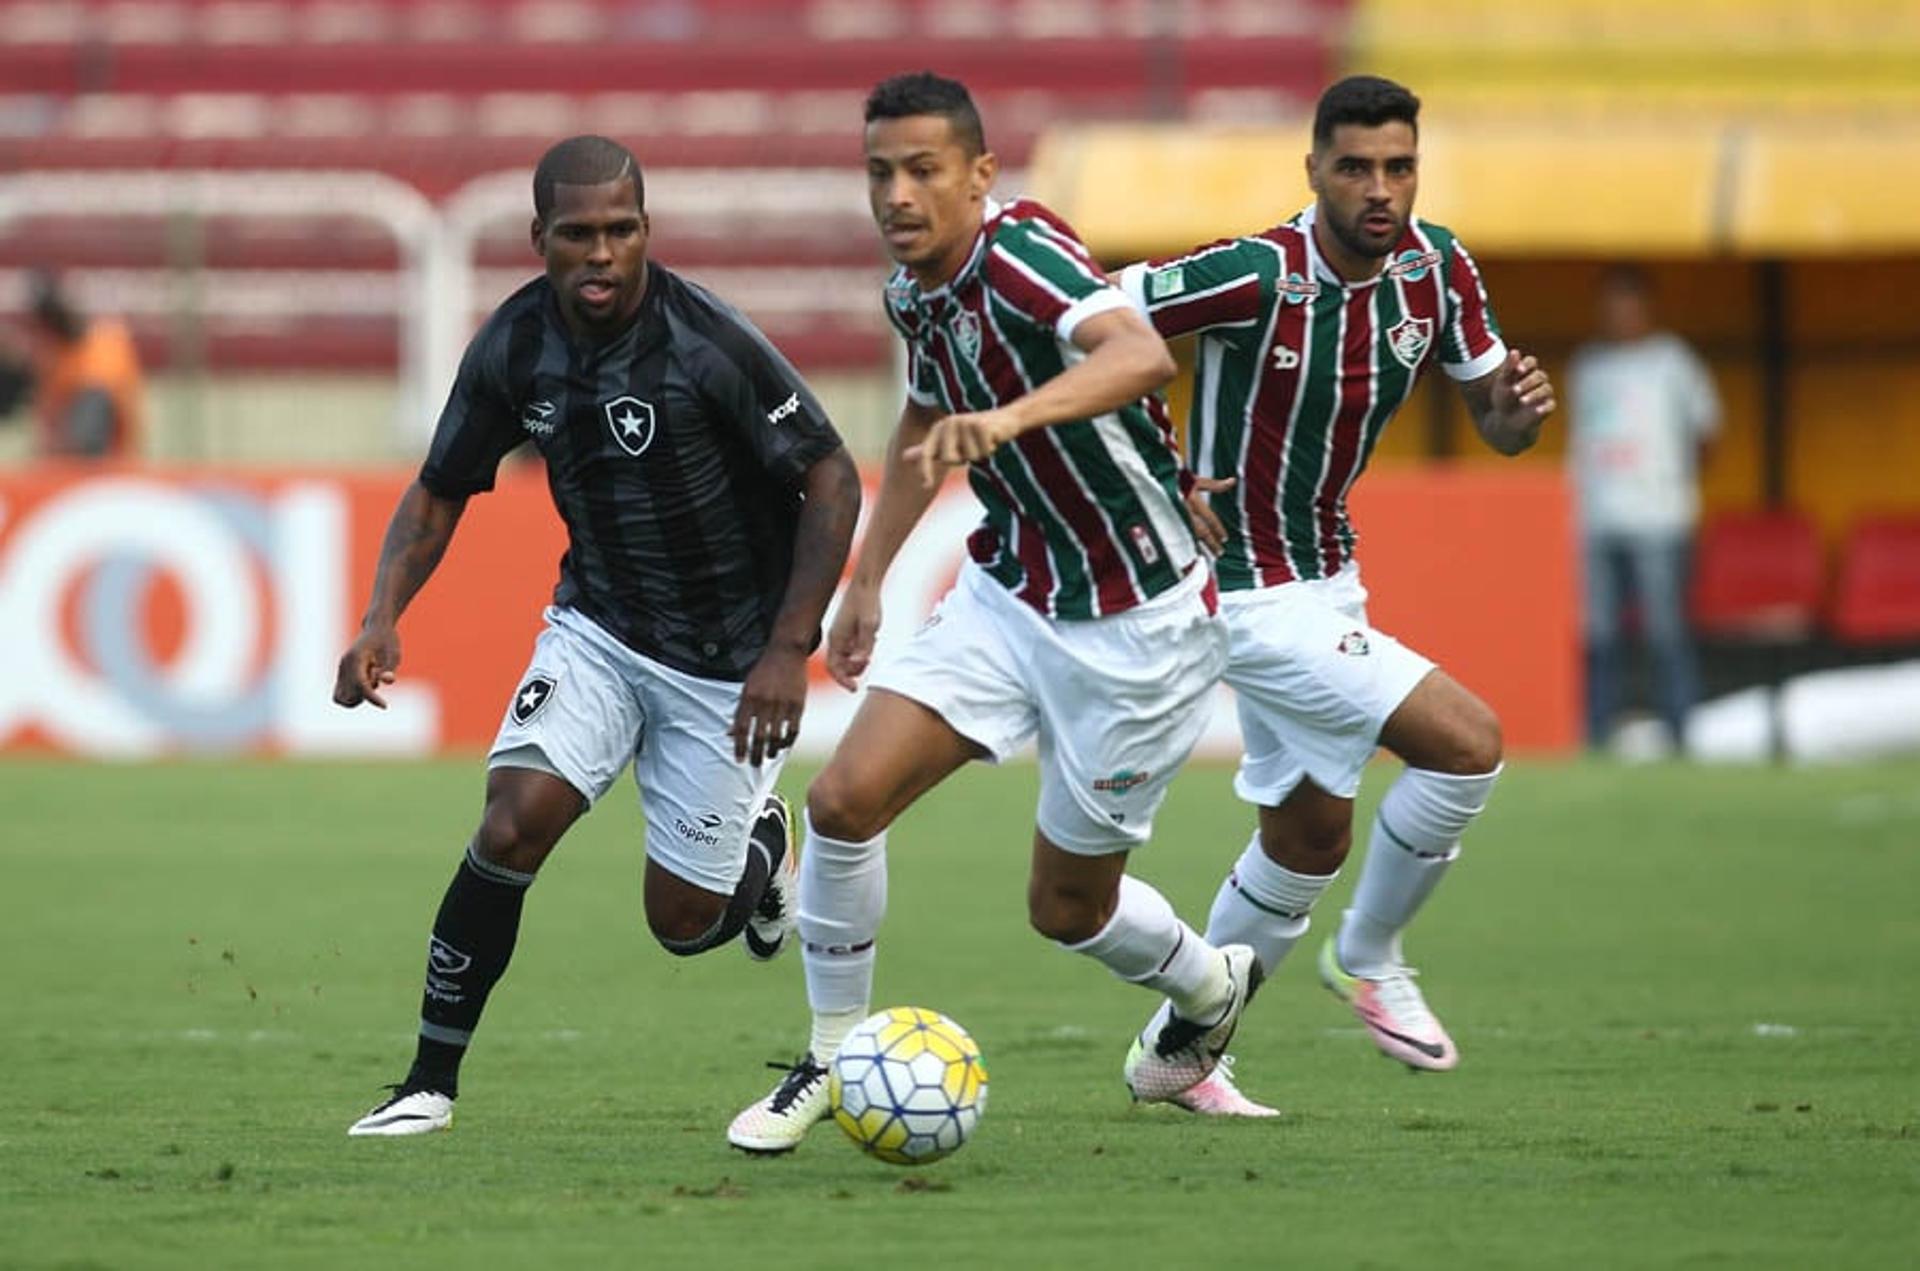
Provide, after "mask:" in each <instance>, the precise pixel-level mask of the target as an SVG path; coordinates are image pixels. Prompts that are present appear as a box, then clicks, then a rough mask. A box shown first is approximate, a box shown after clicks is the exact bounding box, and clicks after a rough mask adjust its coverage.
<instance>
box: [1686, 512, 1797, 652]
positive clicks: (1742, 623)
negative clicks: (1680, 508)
mask: <svg viewBox="0 0 1920 1271" xmlns="http://www.w3.org/2000/svg"><path fill="white" fill-rule="evenodd" d="M1824 564H1825V562H1824V560H1823V557H1822V553H1821V547H1820V535H1819V532H1818V531H1817V530H1815V529H1814V527H1813V523H1812V522H1811V521H1809V520H1808V519H1807V518H1806V517H1804V516H1802V515H1800V514H1799V513H1797V512H1789V511H1771V512H1735V513H1725V514H1722V515H1719V516H1716V517H1714V518H1712V519H1711V520H1710V521H1708V522H1707V524H1706V526H1705V527H1704V528H1703V529H1702V531H1701V533H1700V539H1699V544H1698V548H1697V551H1696V553H1695V558H1694V571H1693V622H1694V627H1695V628H1696V629H1697V630H1698V631H1699V632H1700V634H1702V635H1704V636H1710V637H1723V638H1733V639H1758V640H1799V639H1804V638H1805V637H1806V636H1808V635H1810V634H1811V633H1812V631H1813V628H1814V624H1815V621H1816V619H1817V617H1818V615H1819V612H1820V593H1821V584H1822V582H1823V581H1824V577H1823V576H1824Z"/></svg>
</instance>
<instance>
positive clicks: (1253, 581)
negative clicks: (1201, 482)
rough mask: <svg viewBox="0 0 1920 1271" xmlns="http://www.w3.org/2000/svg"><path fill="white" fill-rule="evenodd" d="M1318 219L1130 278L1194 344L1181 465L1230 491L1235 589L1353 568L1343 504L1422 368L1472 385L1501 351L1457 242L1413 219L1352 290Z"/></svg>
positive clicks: (1222, 567) (1227, 519)
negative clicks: (1317, 238) (1324, 250)
mask: <svg viewBox="0 0 1920 1271" xmlns="http://www.w3.org/2000/svg"><path fill="white" fill-rule="evenodd" d="M1313 220H1314V208H1312V207H1308V208H1307V209H1306V210H1305V211H1303V212H1301V213H1300V214H1299V215H1298V216H1296V217H1294V218H1293V219H1292V220H1291V221H1289V222H1287V223H1286V224H1285V225H1278V226H1275V227H1274V228H1273V229H1270V230H1267V231H1265V232H1264V233H1260V234H1253V235H1249V236H1248V237H1245V238H1229V239H1222V240H1221V241H1219V242H1216V243H1211V244H1208V245H1207V246H1204V247H1197V248H1195V249H1194V250H1192V251H1190V252H1188V253H1186V254H1185V255H1182V256H1173V257H1168V258H1167V259H1164V260H1155V261H1149V262H1146V263H1144V264H1138V265H1132V266H1129V267H1128V268H1127V270H1126V271H1125V272H1124V273H1123V274H1122V275H1121V285H1122V287H1123V288H1124V290H1125V291H1126V292H1127V296H1128V298H1129V299H1130V300H1132V301H1133V303H1134V305H1135V306H1136V307H1137V308H1139V309H1140V310H1141V311H1142V312H1144V313H1145V314H1146V315H1147V318H1148V320H1149V321H1151V322H1152V323H1153V325H1154V327H1155V329H1157V330H1158V331H1159V332H1160V334H1162V335H1164V336H1168V337H1172V336H1176V335H1185V334H1187V333H1189V332H1198V333H1199V336H1200V339H1199V350H1198V360H1197V362H1196V365H1195V369H1194V384H1193V407H1192V412H1191V414H1190V415H1189V417H1188V421H1187V453H1188V456H1189V461H1190V463H1191V465H1192V467H1193V470H1194V472H1195V473H1197V474H1199V475H1201V476H1217V477H1234V478H1237V482H1236V484H1235V485H1234V487H1233V489H1232V490H1231V491H1228V492H1226V493H1222V494H1217V495H1215V496H1213V505H1214V510H1215V511H1216V512H1218V513H1219V515H1220V519H1221V521H1222V522H1224V523H1225V525H1226V527H1227V543H1226V548H1225V550H1224V551H1223V552H1222V553H1221V555H1220V558H1219V560H1218V561H1216V562H1215V570H1216V572H1217V574H1218V575H1219V579H1220V586H1221V588H1222V589H1224V590H1228V591H1239V590H1245V589H1247V588H1251V587H1270V586H1273V585H1275V584H1278V583H1284V582H1292V581H1294V580H1296V579H1306V578H1326V577H1329V576H1331V575H1332V574H1333V573H1334V572H1335V571H1336V570H1338V569H1339V568H1340V567H1341V566H1342V565H1343V564H1345V563H1346V562H1347V561H1349V560H1351V559H1352V558H1353V548H1354V532H1353V526H1352V524H1351V523H1350V522H1349V520H1348V519H1347V491H1348V490H1349V489H1351V488H1352V486H1353V483H1354V481H1355V480H1356V479H1357V478H1358V477H1359V476H1360V473H1361V471H1362V470H1363V469H1365V468H1366V466H1367V458H1368V456H1370V455H1371V454H1372V453H1373V447H1374V443H1375V442H1376V441H1378V440H1379V437H1380V431H1381V429H1383V428H1385V427H1386V425H1387V420H1389V419H1391V418H1392V417H1393V413H1394V412H1395V411H1396V410H1398V409H1399V408H1400V406H1401V404H1402V403H1403V402H1405V401H1406V400H1407V397H1408V395H1409V394H1410V393H1412V391H1413V385H1414V381H1415V380H1416V379H1417V378H1418V377H1419V374H1420V372H1421V370H1422V369H1424V368H1425V367H1426V366H1427V364H1428V363H1429V362H1431V361H1433V360H1434V359H1435V358H1436V357H1437V358H1438V359H1439V362H1440V364H1441V366H1442V367H1444V368H1445V369H1446V372H1447V374H1448V375H1450V376H1452V377H1453V378H1454V379H1456V380H1463V381H1464V380H1471V379H1477V378H1479V377H1480V376H1482V375H1485V374H1487V373H1488V372H1490V371H1492V370H1494V369H1495V368H1496V367H1498V366H1499V365H1500V363H1501V361H1502V360H1503V359H1504V358H1505V357H1506V353H1507V350H1506V345H1505V343H1504V342H1502V340H1501V338H1500V328H1499V325H1498V323H1497V322H1496V321H1495V320H1494V316H1493V308H1492V306H1491V305H1490V304H1489V303H1488V301H1487V293H1486V288H1485V286H1484V285H1483V284H1482V282H1481V278H1480V270H1479V267H1478V266H1477V265H1475V264H1474V262H1473V257H1472V256H1470V255H1468V254H1467V249H1466V248H1465V247H1463V246H1462V245H1461V244H1460V241H1459V240H1458V239H1456V238H1455V237H1454V236H1453V234H1452V233H1451V232H1450V231H1448V230H1446V229H1443V228H1441V227H1440V226H1438V225H1434V224H1430V223H1428V222H1425V221H1422V220H1420V219H1419V218H1418V217H1413V218H1410V219H1409V222H1408V225H1407V231H1406V234H1405V235H1404V236H1403V237H1402V238H1401V240H1400V242H1399V243H1398V245H1397V246H1395V248H1394V249H1393V252H1392V253H1391V254H1390V256H1389V258H1388V259H1387V261H1386V262H1385V265H1384V267H1383V268H1382V269H1381V271H1380V272H1379V273H1378V274H1377V275H1375V276H1374V277H1373V278H1370V279H1367V280H1366V281H1364V282H1345V281H1343V280H1342V279H1341V278H1340V277H1339V275H1337V274H1336V273H1334V271H1333V269H1332V267H1331V266H1329V265H1328V264H1327V263H1326V262H1325V261H1324V260H1322V259H1321V256H1320V252H1319V250H1318V248H1317V247H1316V246H1315V245H1314V241H1313Z"/></svg>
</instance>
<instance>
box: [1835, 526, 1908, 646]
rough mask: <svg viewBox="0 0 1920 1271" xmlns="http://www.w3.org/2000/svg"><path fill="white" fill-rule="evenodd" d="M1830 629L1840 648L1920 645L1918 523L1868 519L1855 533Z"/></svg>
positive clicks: (1849, 538) (1844, 561)
mask: <svg viewBox="0 0 1920 1271" xmlns="http://www.w3.org/2000/svg"><path fill="white" fill-rule="evenodd" d="M1827 629H1828V631H1829V632H1830V633H1831V634H1832V636H1833V638H1834V639H1835V640H1836V641H1838V642H1839V643H1841V644H1850V645H1862V644H1897V643H1903V642H1907V641H1914V640H1920V517H1914V516H1884V517H1870V518H1868V519H1866V520H1863V521H1861V522H1859V523H1858V524H1856V525H1855V526H1854V527H1853V532H1852V533H1850V534H1849V535H1848V536H1847V542H1846V546H1845V548H1844V549H1843V550H1842V552H1841V556H1840V571H1839V580H1838V583H1837V584H1836V585H1835V587H1834V589H1833V603H1832V605H1831V606H1830V608H1829V609H1828V612H1827Z"/></svg>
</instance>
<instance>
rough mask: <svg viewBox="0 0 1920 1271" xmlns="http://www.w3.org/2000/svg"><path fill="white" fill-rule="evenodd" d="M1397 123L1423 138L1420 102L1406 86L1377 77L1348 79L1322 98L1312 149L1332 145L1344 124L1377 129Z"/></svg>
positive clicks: (1356, 76)
mask: <svg viewBox="0 0 1920 1271" xmlns="http://www.w3.org/2000/svg"><path fill="white" fill-rule="evenodd" d="M1394 121H1398V122H1400V123H1403V124H1406V125H1407V126H1408V127H1409V128H1411V129H1413V135H1414V136H1415V137H1418V136H1419V135H1420V99H1419V98H1418V97H1415V96H1414V95H1413V94H1412V93H1411V92H1409V91H1408V90H1407V89H1406V88H1405V87H1404V86H1402V85H1400V84H1396V83H1394V82H1393V81H1392V80H1390V79H1381V78H1380V77H1379V76H1378V75H1349V76H1347V77H1346V78H1345V79H1343V80H1341V81H1340V82H1339V83H1337V84H1335V85H1334V86H1333V87H1331V88H1329V89H1328V90H1327V91H1326V92H1324V93H1322V94H1320V104H1319V105H1318V106H1316V107H1314V110H1313V147H1314V149H1316V150H1318V149H1320V148H1321V147H1323V146H1329V145H1332V144H1333V130H1334V129H1335V128H1338V127H1339V126H1340V125H1341V124H1359V125H1361V126H1362V127H1364V128H1378V127H1379V126H1380V125H1381V124H1384V123H1391V122H1394Z"/></svg>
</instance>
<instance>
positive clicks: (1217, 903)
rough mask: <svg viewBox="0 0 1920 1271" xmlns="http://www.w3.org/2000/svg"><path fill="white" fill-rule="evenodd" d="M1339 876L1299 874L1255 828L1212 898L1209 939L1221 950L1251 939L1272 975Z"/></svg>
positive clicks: (1263, 968)
mask: <svg viewBox="0 0 1920 1271" xmlns="http://www.w3.org/2000/svg"><path fill="white" fill-rule="evenodd" d="M1337 877H1339V874H1338V872H1335V873H1332V874H1296V873H1294V872H1293V871H1292V870H1290V869H1288V868H1287V867H1286V866H1284V865H1281V864H1279V863H1277V862H1276V861H1274V860H1273V858H1272V857H1270V856H1268V855H1267V853H1266V851H1265V850H1264V849H1263V848H1262V847H1261V846H1260V832H1259V831H1258V830H1255V831H1254V834H1253V839H1252V841H1250V842H1249V843H1248V844H1247V850H1246V851H1244V852H1242V853H1240V859H1239V860H1237V861H1235V862H1234V864H1233V868H1232V869H1231V870H1230V871H1228V873H1227V877H1226V879H1225V880H1224V881H1223V882H1222V883H1221V884H1220V890H1219V892H1218V893H1217V894H1215V896H1214V898H1213V912H1212V913H1210V914H1209V915H1207V943H1208V944H1210V945H1212V946H1213V947H1214V948H1216V949H1218V948H1221V947H1223V946H1225V945H1230V944H1250V945H1252V946H1253V951H1254V952H1255V953H1256V954H1258V955H1259V957H1260V969H1261V972H1262V973H1263V974H1265V975H1272V974H1273V971H1274V968H1275V967H1277V966H1279V965H1280V961H1281V959H1282V958H1285V957H1286V956H1287V953H1288V952H1289V951H1290V950H1291V949H1292V948H1293V946H1294V945H1295V944H1296V943H1298V941H1299V939H1300V937H1301V936H1304V935H1305V934H1307V927H1308V925H1309V919H1308V917H1307V915H1308V914H1309V913H1310V912H1311V911H1312V909H1313V906H1314V903H1315V902H1316V901H1318V900H1319V899H1320V894H1321V893H1322V892H1324V891H1326V890H1327V888H1328V887H1330V886H1332V885H1333V880H1334V879H1335V878H1337Z"/></svg>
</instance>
